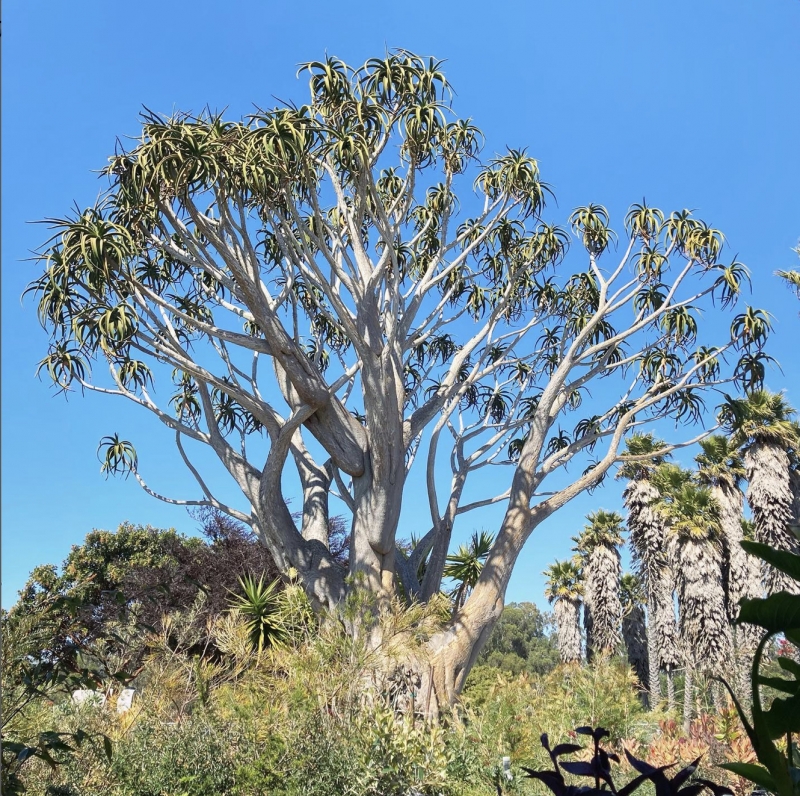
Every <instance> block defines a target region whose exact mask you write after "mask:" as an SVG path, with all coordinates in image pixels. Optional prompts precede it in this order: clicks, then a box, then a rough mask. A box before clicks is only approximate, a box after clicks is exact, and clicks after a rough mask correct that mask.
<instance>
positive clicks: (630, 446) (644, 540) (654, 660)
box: [617, 434, 681, 709]
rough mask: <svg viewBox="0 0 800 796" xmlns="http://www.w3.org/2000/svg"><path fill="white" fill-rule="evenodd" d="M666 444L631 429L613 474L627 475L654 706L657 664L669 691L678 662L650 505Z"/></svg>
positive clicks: (667, 577)
mask: <svg viewBox="0 0 800 796" xmlns="http://www.w3.org/2000/svg"><path fill="white" fill-rule="evenodd" d="M665 447H666V443H665V442H663V441H662V440H660V439H657V438H655V437H654V436H653V435H652V434H634V435H633V436H631V437H630V438H629V439H628V440H627V441H626V452H625V455H624V456H623V464H622V466H621V467H620V469H619V472H618V473H617V478H626V479H628V484H627V485H626V487H625V490H624V492H623V493H622V498H623V502H624V504H625V508H626V509H627V510H628V518H627V526H628V532H629V536H628V538H629V541H630V545H631V552H632V557H633V563H634V566H635V568H636V573H637V575H638V576H639V579H640V580H641V582H642V585H643V587H644V590H645V594H646V595H647V651H648V660H649V662H650V666H649V670H648V677H649V693H650V705H651V707H652V708H653V709H655V707H656V706H657V704H658V701H659V699H660V698H661V682H660V679H659V669H660V668H665V669H666V670H667V675H668V685H669V686H670V694H671V693H672V689H671V684H672V679H671V673H672V672H673V671H674V670H675V669H676V668H678V667H680V665H681V658H680V654H679V644H678V634H677V628H676V624H675V612H674V606H673V601H672V592H673V586H672V576H671V573H670V570H669V566H668V561H667V553H666V546H665V527H664V520H663V518H662V517H661V516H660V515H659V514H658V512H657V511H656V510H655V507H654V505H653V504H654V502H655V501H656V500H657V499H658V497H659V493H658V490H657V489H656V488H655V487H654V486H653V484H652V483H651V478H652V475H653V472H654V471H655V469H656V468H657V467H658V466H659V465H660V464H662V463H663V462H664V461H665V459H666V458H667V457H666V456H665V455H663V454H660V453H659V451H661V450H663V449H664V448H665Z"/></svg>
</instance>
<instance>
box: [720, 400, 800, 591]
mask: <svg viewBox="0 0 800 796" xmlns="http://www.w3.org/2000/svg"><path fill="white" fill-rule="evenodd" d="M792 415H794V409H792V408H791V407H790V406H789V404H788V403H787V402H786V400H785V398H784V397H783V396H782V395H778V394H775V393H770V392H768V391H766V390H758V391H755V392H753V393H752V394H750V395H749V396H748V397H747V398H745V399H739V398H729V399H728V401H727V402H726V404H725V405H724V406H723V407H722V411H721V418H722V420H723V422H724V423H725V425H726V428H727V430H728V431H729V433H730V434H731V439H732V441H733V444H735V445H737V446H741V447H742V448H743V450H744V463H745V468H746V471H747V481H748V488H747V502H748V503H749V504H750V508H751V510H752V512H753V523H754V526H755V532H756V541H757V542H761V543H762V544H767V545H769V546H770V547H773V548H774V549H776V550H785V551H787V552H791V553H798V552H800V542H798V539H797V537H796V536H795V535H794V534H793V533H792V531H791V529H790V525H791V522H792V506H793V496H792V490H791V475H790V461H789V451H790V450H791V449H793V448H796V447H797V445H798V438H797V428H796V427H795V425H794V423H792V421H791V417H792ZM762 574H763V579H764V586H765V587H766V590H767V593H768V594H774V593H775V592H777V591H781V590H782V589H785V590H787V591H790V592H794V591H796V590H797V583H796V582H795V581H793V580H792V578H790V577H789V576H788V575H786V574H785V573H783V572H780V571H779V570H777V569H775V568H774V567H772V566H770V565H769V564H767V563H764V566H763V569H762Z"/></svg>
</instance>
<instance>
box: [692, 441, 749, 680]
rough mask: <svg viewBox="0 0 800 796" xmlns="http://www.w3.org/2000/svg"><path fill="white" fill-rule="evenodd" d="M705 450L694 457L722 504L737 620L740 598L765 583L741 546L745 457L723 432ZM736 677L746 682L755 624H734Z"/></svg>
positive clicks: (731, 614)
mask: <svg viewBox="0 0 800 796" xmlns="http://www.w3.org/2000/svg"><path fill="white" fill-rule="evenodd" d="M700 446H701V448H702V453H700V454H699V455H698V456H696V457H695V461H696V462H697V465H698V470H697V482H698V483H699V484H701V485H702V486H706V487H708V488H709V489H710V490H711V495H712V497H713V498H714V500H716V502H717V504H718V505H719V508H720V525H721V529H722V553H723V576H724V583H725V591H726V604H727V612H728V618H729V619H730V621H731V622H733V621H735V620H736V618H737V616H738V615H739V600H741V599H743V598H744V599H754V598H756V597H761V596H762V592H763V587H762V585H761V575H760V568H759V563H758V560H757V559H756V558H753V556H751V555H749V554H748V553H746V552H745V551H744V548H742V545H741V541H742V538H743V533H744V531H743V526H744V522H745V521H744V518H743V517H742V507H743V504H744V495H743V494H742V490H741V484H742V481H743V480H744V477H745V467H744V461H743V460H742V457H741V455H740V453H739V450H738V448H737V447H736V445H734V444H733V443H732V442H731V440H730V439H729V438H728V437H725V436H723V435H721V434H717V435H714V436H712V437H708V438H707V439H705V440H703V441H702V442H701V443H700ZM732 633H733V639H734V642H735V653H736V654H735V658H736V670H737V671H736V680H737V683H741V684H744V683H746V682H747V681H748V673H749V671H750V665H751V663H752V657H753V653H754V652H755V649H756V646H757V645H758V641H759V639H760V636H761V632H760V631H759V630H758V628H755V627H753V626H752V625H739V626H734V627H733V629H732Z"/></svg>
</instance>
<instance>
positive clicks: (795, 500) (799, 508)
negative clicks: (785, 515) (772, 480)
mask: <svg viewBox="0 0 800 796" xmlns="http://www.w3.org/2000/svg"><path fill="white" fill-rule="evenodd" d="M789 489H790V491H791V493H792V525H795V526H797V525H800V470H798V469H794V470H791V471H790V473H789Z"/></svg>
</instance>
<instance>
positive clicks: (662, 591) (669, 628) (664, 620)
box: [655, 568, 684, 676]
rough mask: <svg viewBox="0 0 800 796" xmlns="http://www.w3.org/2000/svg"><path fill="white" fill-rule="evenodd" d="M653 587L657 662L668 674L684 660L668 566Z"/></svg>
mask: <svg viewBox="0 0 800 796" xmlns="http://www.w3.org/2000/svg"><path fill="white" fill-rule="evenodd" d="M655 588H656V600H657V602H656V613H655V620H656V644H657V650H658V664H659V667H660V668H661V669H664V670H665V671H666V672H667V676H670V675H671V673H672V672H674V671H675V670H676V669H680V667H681V666H683V662H684V660H683V655H682V653H681V641H680V634H679V632H678V623H677V622H676V620H675V601H674V598H673V592H674V585H673V579H672V572H671V570H670V569H669V568H665V569H664V570H662V572H661V573H660V575H659V578H658V581H657V583H656V587H655Z"/></svg>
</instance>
